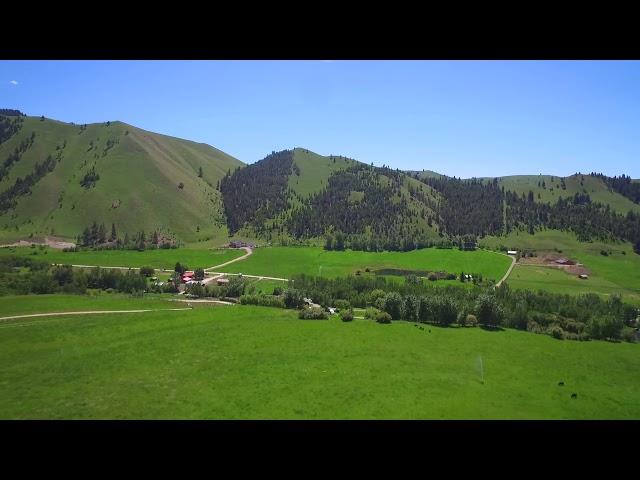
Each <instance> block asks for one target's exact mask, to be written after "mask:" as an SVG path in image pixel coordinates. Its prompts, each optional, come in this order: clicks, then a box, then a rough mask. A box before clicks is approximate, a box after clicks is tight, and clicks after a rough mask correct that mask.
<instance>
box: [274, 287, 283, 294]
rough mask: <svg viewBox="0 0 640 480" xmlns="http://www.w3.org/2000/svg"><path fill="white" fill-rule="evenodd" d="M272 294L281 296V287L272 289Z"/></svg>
mask: <svg viewBox="0 0 640 480" xmlns="http://www.w3.org/2000/svg"><path fill="white" fill-rule="evenodd" d="M273 294H274V295H282V288H281V287H274V288H273Z"/></svg>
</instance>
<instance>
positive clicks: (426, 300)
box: [418, 297, 436, 322]
mask: <svg viewBox="0 0 640 480" xmlns="http://www.w3.org/2000/svg"><path fill="white" fill-rule="evenodd" d="M418 319H419V320H420V321H421V322H434V321H435V319H436V315H435V300H434V299H433V298H431V297H421V298H420V308H419V309H418Z"/></svg>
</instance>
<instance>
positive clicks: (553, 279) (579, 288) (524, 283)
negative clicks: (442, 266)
mask: <svg viewBox="0 0 640 480" xmlns="http://www.w3.org/2000/svg"><path fill="white" fill-rule="evenodd" d="M501 244H502V245H505V246H507V247H508V248H513V249H516V250H522V249H535V250H536V251H537V252H538V255H540V254H542V253H543V252H555V253H559V252H558V250H560V251H561V252H562V255H563V256H566V257H568V258H571V259H574V260H577V261H578V262H580V263H583V264H584V266H585V267H586V268H587V269H588V270H589V271H590V274H589V280H586V281H582V280H579V279H577V278H575V277H574V276H572V275H568V274H565V273H563V272H555V271H554V272H547V270H551V269H545V270H542V271H541V273H537V272H536V269H535V267H516V269H514V271H513V272H512V273H511V275H510V276H509V279H508V281H507V283H508V284H509V285H511V286H513V287H517V288H536V289H543V290H548V291H552V292H553V291H557V290H558V289H560V290H559V291H562V293H587V292H594V293H601V294H603V295H610V294H612V293H620V294H622V295H623V296H624V297H625V298H626V299H627V300H629V301H632V302H635V303H638V301H640V255H637V254H635V253H633V248H632V246H631V244H630V243H628V242H624V243H619V244H615V245H612V244H605V243H602V242H588V243H585V242H578V241H577V239H576V237H575V235H573V234H570V233H568V232H559V231H555V230H545V231H541V232H537V233H536V234H535V235H529V234H528V233H522V232H520V233H518V234H516V233H511V234H510V235H508V236H506V237H487V238H485V239H483V240H482V241H481V245H483V246H486V247H495V246H497V245H501ZM601 250H606V251H607V252H610V253H609V254H608V255H607V256H603V255H601V254H600V251H601ZM623 252H624V253H623ZM524 268H527V269H532V270H527V271H526V272H525V271H523V269H524Z"/></svg>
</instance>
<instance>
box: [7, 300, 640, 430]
mask: <svg viewBox="0 0 640 480" xmlns="http://www.w3.org/2000/svg"><path fill="white" fill-rule="evenodd" d="M56 307H57V306H56ZM13 327H15V328H13ZM639 368H640V355H638V345H636V344H628V343H608V342H601V341H591V342H572V341H562V340H555V339H553V338H551V337H549V336H546V335H535V334H531V333H527V332H522V331H515V330H505V331H493V332H489V331H485V330H482V329H479V328H466V329H465V328H437V327H433V326H432V327H429V326H425V328H424V330H420V329H418V328H415V327H414V326H413V324H411V323H408V322H394V323H392V324H391V325H380V324H377V323H374V322H371V321H367V320H355V321H353V322H349V323H343V322H341V321H340V320H339V319H337V318H336V317H333V318H331V319H330V320H326V321H312V320H307V321H305V320H299V319H298V318H297V316H296V314H295V312H293V311H288V310H280V309H271V308H266V307H254V306H240V305H234V306H230V307H214V308H198V309H194V310H188V311H179V312H169V311H160V312H153V313H140V314H114V315H99V316H98V315H96V316H86V317H81V316H75V317H71V316H69V317H55V318H53V317H52V318H49V319H47V320H46V321H40V319H38V321H32V322H30V321H25V320H24V319H23V320H15V321H4V322H2V328H0V385H2V395H0V418H3V419H121V418H122V419H126V418H128V419H170V418H176V419H250V418H253V419H444V418H452V419H637V418H640V403H639V402H638V399H639V398H640V383H639V382H638V381H637V372H638V369H639ZM483 380H484V381H483ZM559 382H564V386H559V385H558V383H559ZM572 393H576V394H577V398H575V399H572V398H571V394H572Z"/></svg>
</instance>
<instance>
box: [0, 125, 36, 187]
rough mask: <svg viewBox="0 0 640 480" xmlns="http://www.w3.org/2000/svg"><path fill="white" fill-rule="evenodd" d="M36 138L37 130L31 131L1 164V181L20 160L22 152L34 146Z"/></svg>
mask: <svg viewBox="0 0 640 480" xmlns="http://www.w3.org/2000/svg"><path fill="white" fill-rule="evenodd" d="M35 138H36V132H31V135H30V136H29V137H28V138H25V139H24V140H22V141H21V142H20V144H19V145H18V146H17V147H16V148H15V149H14V150H13V152H11V153H10V154H9V155H8V156H7V158H5V160H4V161H3V162H2V164H1V165H0V181H1V180H2V179H3V178H4V177H6V176H7V175H8V174H9V171H10V170H11V167H13V165H15V164H16V163H17V162H19V161H20V159H21V158H22V154H23V153H24V152H26V151H27V150H28V149H29V148H31V147H32V146H33V142H34V140H35Z"/></svg>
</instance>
